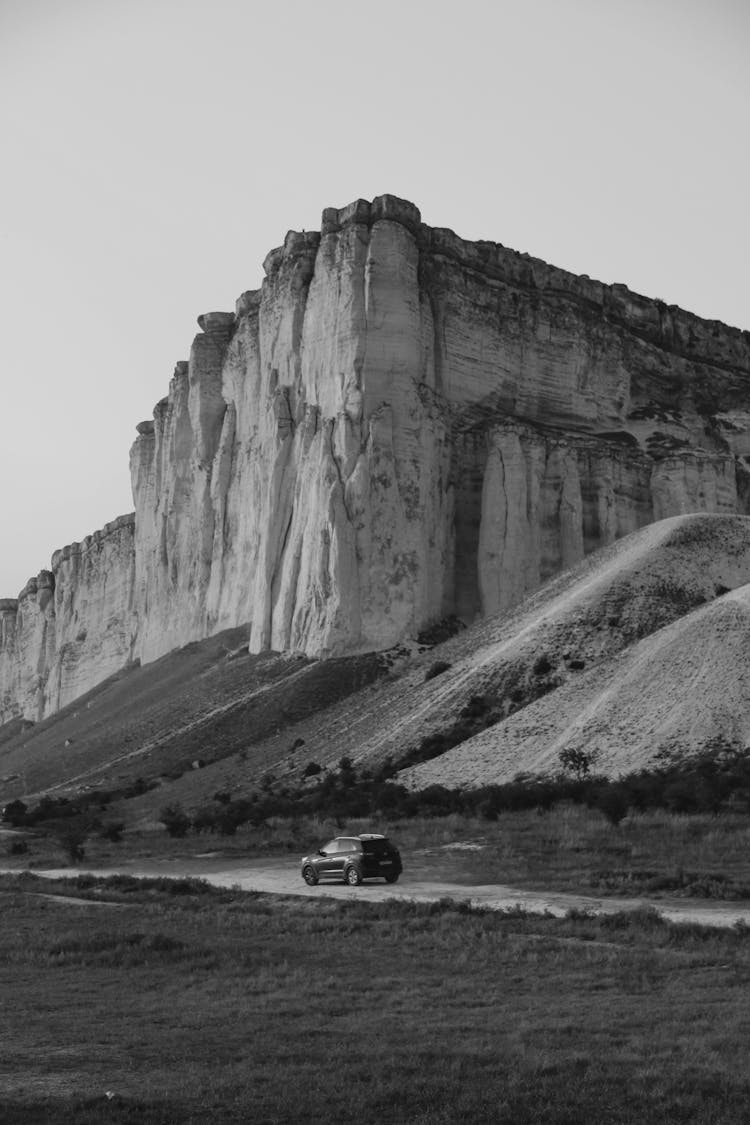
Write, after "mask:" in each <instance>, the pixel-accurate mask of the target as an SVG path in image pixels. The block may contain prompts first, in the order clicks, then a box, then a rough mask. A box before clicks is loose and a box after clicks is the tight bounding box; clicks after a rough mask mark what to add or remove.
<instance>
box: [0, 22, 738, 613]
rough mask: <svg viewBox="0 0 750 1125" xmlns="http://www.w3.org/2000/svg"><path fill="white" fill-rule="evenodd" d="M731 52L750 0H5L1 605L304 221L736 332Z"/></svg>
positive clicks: (113, 473) (117, 464) (108, 495)
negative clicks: (421, 242) (443, 237)
mask: <svg viewBox="0 0 750 1125" xmlns="http://www.w3.org/2000/svg"><path fill="white" fill-rule="evenodd" d="M749 57H750V5H749V4H747V2H746V0H512V2H510V0H452V2H450V3H446V2H444V0H379V2H378V3H377V4H372V3H362V2H360V0H347V2H340V0H315V2H311V0H263V2H258V0H211V3H210V4H208V3H206V2H205V0H200V2H198V0H0V136H1V137H2V148H1V149H0V168H1V169H2V173H1V174H0V321H1V323H2V344H1V345H0V489H1V495H0V505H1V512H2V515H1V516H0V597H14V596H16V595H17V594H18V592H19V590H20V589H21V588H22V587H23V585H24V584H25V582H26V581H27V579H28V578H29V577H30V576H32V575H35V574H37V573H38V572H39V570H41V569H42V568H46V567H49V564H50V558H51V555H52V552H53V551H54V550H56V549H57V548H59V547H61V546H63V545H65V544H67V543H71V542H73V541H77V540H80V539H82V538H83V537H84V536H85V535H88V534H90V533H91V532H93V531H94V530H96V529H97V528H99V527H102V526H103V525H104V524H105V523H107V522H108V521H109V520H112V519H114V518H115V517H116V516H118V515H122V514H124V513H126V512H129V511H132V508H133V502H132V494H131V491H130V476H129V470H128V452H129V448H130V445H131V444H132V441H133V440H134V438H135V426H136V424H137V423H138V422H140V421H142V420H144V419H147V418H150V417H151V414H152V410H153V406H154V404H155V403H156V402H157V401H158V400H159V399H160V398H162V397H163V396H164V395H165V394H166V393H167V389H168V384H169V379H170V377H171V375H172V371H173V368H174V364H175V362H176V361H177V360H180V359H186V358H187V356H188V353H189V350H190V343H191V340H192V338H193V336H194V334H195V333H196V332H197V331H198V328H197V325H196V319H195V318H196V317H197V316H198V315H199V314H200V313H203V312H208V311H212V310H220V309H226V310H231V309H233V308H234V302H235V300H236V298H237V297H238V296H239V294H240V293H242V292H243V291H244V290H246V289H253V288H257V287H258V286H259V284H260V282H261V279H262V276H263V273H262V268H261V267H262V262H263V259H264V257H265V256H266V254H267V252H268V251H269V250H270V249H272V248H273V247H275V246H278V245H280V244H281V242H282V241H283V239H284V235H285V233H286V231H287V230H289V229H293V230H303V229H306V230H314V229H319V226H320V215H321V212H322V210H323V209H324V208H325V207H328V206H336V207H341V206H344V205H345V204H346V203H349V202H351V201H352V200H354V199H357V198H360V197H362V198H366V199H372V198H373V197H374V196H376V195H380V194H383V193H385V192H389V193H392V194H394V195H399V196H402V197H404V198H406V199H410V200H412V201H413V202H414V203H416V204H417V206H418V207H419V208H420V209H421V212H422V218H423V220H424V221H425V222H427V223H429V224H431V225H433V226H444V227H450V228H452V229H453V230H455V231H456V232H457V233H458V234H459V235H461V236H462V237H464V238H470V239H488V240H492V241H496V242H501V243H503V244H504V245H505V246H510V247H513V248H514V249H516V250H520V251H526V252H528V253H530V254H533V255H534V256H536V257H539V258H543V259H544V260H545V261H548V262H552V263H554V264H555V265H557V266H561V267H563V268H565V269H569V270H572V271H573V272H576V273H586V274H589V275H590V276H591V277H594V278H598V279H599V280H601V281H605V282H608V283H612V282H622V283H625V284H627V285H628V286H629V287H630V288H631V289H634V290H636V291H637V292H641V293H644V294H646V295H648V296H651V297H659V298H661V299H663V300H665V301H667V302H668V303H669V304H678V305H681V306H682V307H683V308H686V309H689V310H691V311H692V312H695V313H697V314H699V315H701V316H705V317H708V318H715V319H718V320H722V321H724V322H725V323H727V324H732V325H735V326H738V327H740V328H746V329H750V284H748V264H749V263H750V218H749V216H748V210H749V206H750V145H749V144H748V127H749V123H750V67H749V66H748V65H747V59H748V58H749Z"/></svg>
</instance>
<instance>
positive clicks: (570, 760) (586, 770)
mask: <svg viewBox="0 0 750 1125" xmlns="http://www.w3.org/2000/svg"><path fill="white" fill-rule="evenodd" d="M598 757H599V752H598V751H597V750H574V749H572V747H567V748H566V749H565V750H561V751H560V754H559V761H560V765H561V766H562V768H563V769H564V770H566V771H567V772H568V773H570V774H572V775H573V777H575V778H576V780H577V781H583V780H584V778H587V777H588V776H589V774H590V773H591V767H592V766H593V764H594V762H595V761H596V760H597V758H598Z"/></svg>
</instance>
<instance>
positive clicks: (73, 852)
mask: <svg viewBox="0 0 750 1125" xmlns="http://www.w3.org/2000/svg"><path fill="white" fill-rule="evenodd" d="M90 831H91V825H90V824H88V823H87V822H86V820H85V819H84V818H83V817H75V818H73V817H71V819H70V820H62V821H60V823H59V824H58V825H57V826H56V827H55V836H56V837H57V841H58V843H59V844H60V845H61V846H62V847H63V848H64V849H65V852H66V854H67V856H68V859H69V860H70V862H71V863H79V862H80V861H81V860H82V859H83V857H84V854H85V853H84V846H83V845H84V844H85V843H86V841H87V839H88V837H89V833H90Z"/></svg>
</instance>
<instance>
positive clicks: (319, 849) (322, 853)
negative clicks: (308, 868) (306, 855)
mask: <svg viewBox="0 0 750 1125" xmlns="http://www.w3.org/2000/svg"><path fill="white" fill-rule="evenodd" d="M325 854H326V853H325V852H324V851H323V849H322V848H318V855H325Z"/></svg>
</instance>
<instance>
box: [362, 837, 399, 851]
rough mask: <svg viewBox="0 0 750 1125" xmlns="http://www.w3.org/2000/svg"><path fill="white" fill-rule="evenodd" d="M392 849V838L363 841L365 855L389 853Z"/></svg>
mask: <svg viewBox="0 0 750 1125" xmlns="http://www.w3.org/2000/svg"><path fill="white" fill-rule="evenodd" d="M392 850H393V849H392V846H391V843H390V840H363V841H362V851H363V852H364V853H365V855H387V854H388V852H390V851H392Z"/></svg>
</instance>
